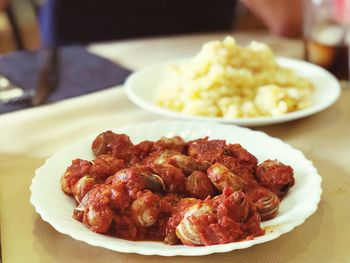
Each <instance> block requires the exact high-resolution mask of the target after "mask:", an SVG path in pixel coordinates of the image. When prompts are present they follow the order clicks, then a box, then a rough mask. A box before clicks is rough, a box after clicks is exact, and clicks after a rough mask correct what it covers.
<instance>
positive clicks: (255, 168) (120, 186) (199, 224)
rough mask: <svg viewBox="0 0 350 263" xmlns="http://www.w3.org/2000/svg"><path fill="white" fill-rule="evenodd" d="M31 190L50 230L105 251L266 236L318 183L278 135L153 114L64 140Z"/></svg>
mask: <svg viewBox="0 0 350 263" xmlns="http://www.w3.org/2000/svg"><path fill="white" fill-rule="evenodd" d="M141 130H142V132H140V131H141ZM31 192H32V195H31V203H32V204H33V205H34V207H35V209H36V211H37V212H38V213H39V214H40V215H41V217H42V219H43V220H45V221H47V222H49V223H50V224H51V225H52V226H53V227H54V228H55V229H57V230H58V231H59V232H62V233H64V234H68V235H70V236H71V237H73V238H75V239H78V240H82V241H85V242H87V243H89V244H91V245H95V246H101V247H106V248H109V249H112V250H115V251H120V252H134V253H140V254H145V255H153V254H156V255H163V256H174V255H205V254H211V253H216V252H227V251H231V250H234V249H240V248H247V247H250V246H252V245H254V244H258V243H263V242H266V241H269V240H272V239H275V238H277V237H279V236H280V235H281V234H284V233H286V232H288V231H290V230H292V229H293V228H294V227H296V226H298V225H300V224H302V223H303V222H304V221H305V219H306V218H307V217H309V216H310V215H311V214H312V213H313V212H315V210H316V209H317V204H318V202H319V200H320V196H321V193H322V190H321V177H320V176H319V175H318V173H317V170H316V168H315V167H314V166H313V165H312V163H311V162H310V161H309V160H307V159H306V158H305V156H304V155H303V154H302V153H301V152H300V151H298V150H296V149H293V148H292V147H291V146H289V145H288V144H286V143H283V142H282V141H281V140H279V139H275V138H271V137H269V136H267V135H266V134H264V133H261V132H257V131H252V130H249V129H246V128H240V127H236V126H225V125H220V124H212V123H208V124H205V123H203V124H200V123H196V122H179V121H177V122H176V121H173V122H166V121H160V122H153V123H144V124H137V125H132V126H128V127H125V128H119V129H113V130H108V131H102V132H100V133H98V134H97V135H92V136H90V137H88V138H86V139H83V140H81V141H79V142H77V143H75V144H73V145H71V146H67V147H66V148H64V149H63V150H62V151H60V152H58V153H57V154H55V155H53V156H52V157H50V158H49V159H48V160H47V161H46V163H45V164H44V165H43V166H42V167H40V168H39V169H38V170H37V171H36V175H35V177H34V179H33V182H32V185H31ZM49 193H51V194H49Z"/></svg>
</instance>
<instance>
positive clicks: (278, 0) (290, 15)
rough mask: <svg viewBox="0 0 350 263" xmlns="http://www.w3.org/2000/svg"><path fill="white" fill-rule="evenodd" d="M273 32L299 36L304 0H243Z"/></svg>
mask: <svg viewBox="0 0 350 263" xmlns="http://www.w3.org/2000/svg"><path fill="white" fill-rule="evenodd" d="M241 1H242V2H243V3H244V4H245V5H246V6H247V8H249V9H250V10H251V11H252V12H253V13H254V14H255V15H256V16H257V17H259V18H260V19H261V20H262V22H263V23H264V24H265V25H266V27H267V28H268V29H269V30H270V31H271V33H273V34H276V35H281V36H287V37H298V36H300V35H301V33H302V24H303V0H293V1H290V0H241Z"/></svg>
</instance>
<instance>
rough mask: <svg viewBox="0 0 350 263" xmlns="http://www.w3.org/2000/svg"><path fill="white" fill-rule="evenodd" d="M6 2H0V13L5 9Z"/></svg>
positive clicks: (6, 0)
mask: <svg viewBox="0 0 350 263" xmlns="http://www.w3.org/2000/svg"><path fill="white" fill-rule="evenodd" d="M8 2H9V1H8V0H0V11H1V10H4V9H5V8H6V7H7V4H8Z"/></svg>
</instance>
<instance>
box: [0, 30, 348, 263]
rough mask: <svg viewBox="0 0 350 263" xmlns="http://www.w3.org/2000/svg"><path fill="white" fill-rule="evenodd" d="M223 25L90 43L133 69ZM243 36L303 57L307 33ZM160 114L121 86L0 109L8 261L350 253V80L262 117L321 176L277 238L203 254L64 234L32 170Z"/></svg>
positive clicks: (190, 50)
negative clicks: (86, 140) (283, 113)
mask: <svg viewBox="0 0 350 263" xmlns="http://www.w3.org/2000/svg"><path fill="white" fill-rule="evenodd" d="M224 36H225V34H221V33H220V34H207V35H192V36H178V37H167V38H157V39H143V40H134V41H125V42H118V43H104V44H98V45H93V46H91V47H90V50H91V51H92V52H95V53H96V54H99V55H101V56H105V57H107V58H109V59H111V60H113V61H117V62H119V63H121V64H122V65H125V66H126V67H129V68H131V69H140V68H143V67H145V66H149V65H151V64H155V63H159V62H162V61H167V60H170V59H174V58H179V57H186V56H191V55H193V54H195V53H196V52H197V51H198V50H199V48H200V46H201V45H202V44H203V43H204V42H207V41H209V40H214V39H222V38H223V37H224ZM234 36H235V37H236V39H237V41H238V42H239V43H240V44H246V43H248V42H250V41H251V40H259V41H263V42H266V43H268V44H269V45H270V46H271V47H272V49H273V50H274V51H275V52H276V54H278V55H284V56H290V57H296V58H301V56H302V50H303V48H302V43H301V42H300V41H295V40H293V41H291V40H286V39H279V38H276V37H271V36H268V35H265V34H260V33H257V32H254V33H237V34H234ZM157 119H162V117H160V116H157V115H155V114H152V113H149V112H146V111H144V110H141V109H139V108H138V107H136V106H135V105H133V104H132V103H131V102H129V101H128V99H127V98H126V96H125V94H124V91H123V89H122V88H118V89H117V88H111V89H107V90H103V91H100V92H97V93H94V94H89V95H85V96H81V97H78V98H74V99H68V100H65V101H61V102H58V103H55V104H51V105H47V106H42V107H40V108H33V109H28V110H24V111H19V112H15V113H10V114H5V115H2V116H0V127H1V136H0V145H1V148H0V216H1V217H0V219H1V228H0V229H1V246H2V257H3V262H4V263H7V262H143V263H146V262H152V263H156V262H163V261H164V260H166V261H168V262H261V261H263V262H349V261H350V249H349V248H350V238H349V236H350V224H349V222H350V209H349V204H350V198H349V196H350V177H349V172H350V166H348V165H346V164H347V163H348V161H349V157H350V147H349V140H350V139H349V138H350V124H349V120H350V90H342V94H341V97H340V99H339V100H338V101H337V102H336V103H335V104H334V105H333V106H332V107H330V108H329V109H327V110H325V111H323V112H321V113H319V114H316V115H314V116H311V117H307V118H304V119H301V120H297V121H293V122H289V123H285V124H279V125H274V126H266V127H261V128H259V130H261V131H264V132H266V133H267V134H269V135H271V136H274V137H278V138H281V139H282V140H284V141H285V142H287V143H289V144H291V145H292V146H293V147H295V148H298V149H300V150H302V151H303V152H304V153H305V155H306V157H307V158H309V159H310V160H312V161H313V162H314V165H315V166H316V167H317V169H318V171H319V173H320V175H321V176H322V179H323V183H322V188H323V195H322V200H321V202H320V204H319V208H318V210H317V211H316V212H315V214H313V215H312V216H311V217H310V218H308V219H307V220H306V222H305V223H304V224H302V225H301V226H299V227H297V228H296V229H294V230H293V231H291V232H289V233H287V234H285V235H283V236H281V237H280V238H278V239H276V240H273V241H271V242H268V243H264V244H260V245H256V246H253V247H251V248H249V249H244V250H236V251H232V252H229V253H223V254H213V255H208V256H203V257H171V258H166V259H165V258H163V257H159V256H142V255H137V254H124V253H117V252H114V251H110V250H107V249H103V248H98V247H93V246H90V245H87V244H85V243H84V242H80V241H76V240H74V239H72V238H71V237H69V236H67V235H63V234H60V233H59V232H57V231H56V230H55V229H54V228H52V227H51V226H50V225H49V224H48V223H46V222H44V221H43V220H42V219H41V218H40V216H39V215H38V214H36V213H35V211H34V208H33V207H32V206H31V204H30V203H29V197H30V191H29V186H30V183H31V179H32V178H33V175H34V171H35V169H37V168H38V167H39V166H41V165H42V164H43V162H44V160H45V159H46V158H47V157H49V156H50V155H51V154H53V153H55V152H56V151H58V150H59V149H60V148H62V147H63V146H65V145H67V144H70V143H73V142H74V141H76V140H78V139H79V138H82V137H85V136H87V135H89V134H91V133H96V132H97V131H101V130H104V129H105V130H106V129H109V128H112V127H120V126H124V125H128V124H131V123H136V122H140V121H152V120H157Z"/></svg>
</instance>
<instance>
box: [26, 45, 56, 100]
mask: <svg viewBox="0 0 350 263" xmlns="http://www.w3.org/2000/svg"><path fill="white" fill-rule="evenodd" d="M41 52H43V57H44V59H43V65H42V67H41V69H40V72H39V78H38V85H37V88H36V90H35V92H34V95H33V97H32V99H31V103H32V105H33V106H38V105H41V104H43V103H44V102H45V101H46V99H47V97H48V96H49V95H50V94H51V93H52V92H53V91H54V90H55V89H56V88H57V85H58V77H59V74H58V71H59V56H58V48H57V47H46V48H45V49H43V50H42V51H41Z"/></svg>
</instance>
